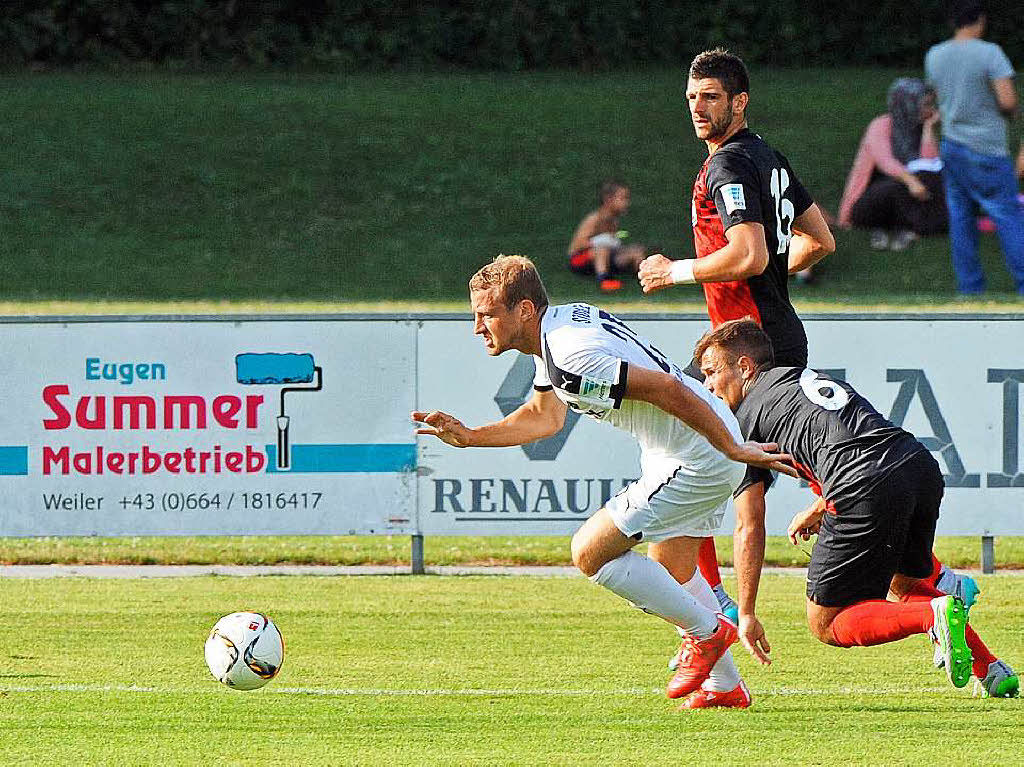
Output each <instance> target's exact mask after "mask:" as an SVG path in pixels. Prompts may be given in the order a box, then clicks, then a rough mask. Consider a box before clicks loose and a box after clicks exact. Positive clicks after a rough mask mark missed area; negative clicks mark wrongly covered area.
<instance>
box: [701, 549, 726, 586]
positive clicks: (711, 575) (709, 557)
mask: <svg viewBox="0 0 1024 767" xmlns="http://www.w3.org/2000/svg"><path fill="white" fill-rule="evenodd" d="M697 567H698V568H700V574H701V575H703V576H704V580H706V581H707V582H708V585H709V586H710V587H711V588H715V586H721V585H722V575H721V573H719V572H718V552H717V551H716V550H715V539H714V538H712V537H710V536H709V537H707V538H705V539H704V542H703V543H702V544H701V545H700V553H699V554H698V555H697Z"/></svg>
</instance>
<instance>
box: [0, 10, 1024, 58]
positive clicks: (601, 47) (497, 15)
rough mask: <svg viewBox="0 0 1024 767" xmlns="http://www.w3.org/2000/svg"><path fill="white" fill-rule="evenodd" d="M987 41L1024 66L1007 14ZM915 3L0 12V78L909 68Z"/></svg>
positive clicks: (999, 16)
mask: <svg viewBox="0 0 1024 767" xmlns="http://www.w3.org/2000/svg"><path fill="white" fill-rule="evenodd" d="M988 7H989V9H990V10H989V15H990V18H991V24H990V34H989V38H990V39H992V40H995V41H996V42H999V43H1000V44H1001V45H1002V46H1003V48H1004V49H1005V50H1006V52H1007V54H1009V56H1010V58H1011V59H1012V60H1014V61H1016V62H1017V63H1018V64H1019V63H1020V62H1021V60H1022V59H1024V31H1022V30H1024V27H1022V26H1021V25H1020V18H1019V17H1020V12H1021V11H1020V3H1019V0H1012V1H1010V2H1008V1H1007V0H998V1H997V2H990V3H988ZM944 8H945V4H944V3H942V2H935V1H934V0H933V1H932V2H927V1H926V0H875V1H874V2H872V3H853V2H849V0H843V1H842V2H840V1H839V0H819V1H818V2H812V1H811V0H721V1H719V2H716V1H715V0H708V2H695V1H694V0H681V1H680V2H659V1H658V0H646V1H645V0H637V1H636V2H628V1H627V0H478V1H477V2H471V1H470V2H457V1H456V0H440V1H437V2H414V1H413V0H308V1H307V2H299V1H298V0H263V1H262V2H244V1H243V0H227V2H214V0H166V1H164V2H160V1H159V0H149V1H147V0H54V1H52V2H42V3H41V2H29V0H6V1H5V2H4V3H2V5H0V65H5V66H8V67H10V66H19V65H38V64H44V65H57V66H79V65H86V66H97V65H98V66H111V65H122V64H133V63H140V64H141V63H151V64H159V65H180V66H190V67H206V66H245V67H251V66H286V67H324V68H331V69H381V68H402V69H436V68H447V67H459V68H473V69H497V70H520V69H544V68H580V69H599V68H612V67H615V68H618V67H635V66H643V65H648V64H673V65H678V64H684V63H686V62H688V61H689V60H690V58H691V57H692V56H693V54H694V52H696V51H698V50H700V49H703V48H705V47H708V46H711V45H718V44H724V45H727V46H729V47H730V48H732V49H733V50H735V51H736V52H737V53H739V54H740V55H742V56H743V57H744V58H745V59H746V60H747V61H748V62H749V63H758V64H770V65H775V66H796V67H801V66H832V65H898V66H919V65H920V62H921V58H922V56H923V54H924V51H925V50H926V49H927V47H928V46H929V45H931V44H932V43H934V42H936V41H938V40H940V39H942V38H944V37H946V36H947V35H948V34H949V29H948V26H947V25H946V22H945V20H944V16H945V14H944Z"/></svg>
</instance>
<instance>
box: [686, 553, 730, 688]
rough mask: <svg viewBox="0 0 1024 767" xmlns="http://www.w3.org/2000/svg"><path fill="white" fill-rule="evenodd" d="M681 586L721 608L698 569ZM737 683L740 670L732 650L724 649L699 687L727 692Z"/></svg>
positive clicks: (715, 609) (711, 606)
mask: <svg viewBox="0 0 1024 767" xmlns="http://www.w3.org/2000/svg"><path fill="white" fill-rule="evenodd" d="M683 588H685V589H686V590H687V591H689V592H690V593H691V594H693V598H694V599H696V600H697V601H698V602H700V603H701V604H702V605H704V606H705V607H707V608H709V609H711V610H714V611H715V612H718V610H720V609H721V608H720V607H719V605H718V597H716V596H715V592H713V591H712V590H711V587H710V586H709V585H708V582H707V581H706V580H704V576H703V575H701V574H700V570H697V571H696V572H694V574H693V577H692V578H690V580H688V581H687V582H686V583H684V584H683ZM739 683H740V672H739V669H738V668H736V661H735V660H733V657H732V652H731V651H729V650H726V651H725V655H723V656H722V657H721V658H719V660H718V663H716V664H715V665H714V667H712V669H711V675H710V676H708V679H707V681H706V682H704V684H702V685H701V687H703V688H704V689H705V690H713V691H715V692H729V690H732V689H735V687H736V685H738V684H739Z"/></svg>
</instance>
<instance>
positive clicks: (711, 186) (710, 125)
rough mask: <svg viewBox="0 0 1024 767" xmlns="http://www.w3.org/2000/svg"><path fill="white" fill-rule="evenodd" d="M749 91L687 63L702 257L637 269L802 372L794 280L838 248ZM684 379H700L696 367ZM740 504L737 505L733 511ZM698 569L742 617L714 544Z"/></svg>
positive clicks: (705, 56) (695, 218)
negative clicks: (750, 330) (750, 110)
mask: <svg viewBox="0 0 1024 767" xmlns="http://www.w3.org/2000/svg"><path fill="white" fill-rule="evenodd" d="M749 91H750V77H749V76H748V74H747V68H746V66H745V65H744V64H743V61H742V60H741V59H740V58H739V57H738V56H734V55H733V54H731V53H729V52H728V51H725V50H723V49H721V48H716V49H714V50H710V51H704V52H703V53H701V54H699V55H698V56H697V57H696V58H694V60H693V62H692V63H691V64H690V70H689V76H688V79H687V83H686V101H687V104H688V106H689V112H690V118H691V121H692V123H693V128H694V131H695V132H696V134H697V138H699V139H702V140H703V141H704V143H705V144H706V145H707V148H708V158H707V160H705V162H704V165H703V167H701V169H700V173H698V174H697V180H696V182H694V185H693V198H692V202H691V208H690V212H691V221H692V225H693V240H694V249H695V251H696V254H697V258H696V259H692V258H690V259H683V260H681V261H671V260H669V259H668V258H666V257H665V256H663V255H662V254H660V253H658V254H655V255H653V256H650V257H648V258H646V259H645V260H644V261H643V262H642V263H641V264H640V284H641V285H642V286H643V290H644V292H645V293H652V292H654V291H656V290H661V289H662V288H667V287H670V286H672V285H681V284H690V283H695V282H699V283H702V284H703V287H704V296H705V300H706V301H707V306H708V315H709V316H710V318H711V326H712V327H717V326H718V325H720V324H721V323H723V322H725V321H726V320H734V319H739V318H741V317H753V318H754V319H756V320H757V322H758V323H760V324H761V326H762V327H763V328H764V330H765V332H766V333H768V335H769V337H770V338H771V339H772V343H773V344H774V345H775V348H776V350H777V355H778V357H779V360H780V364H787V365H799V366H801V367H802V366H804V365H806V364H807V336H806V334H805V333H804V328H803V325H802V323H801V322H800V318H799V317H798V316H797V313H796V310H795V309H794V308H793V305H792V303H790V300H789V286H788V281H787V280H788V276H789V275H790V274H793V273H795V272H798V271H801V270H803V269H806V268H808V267H810V266H812V265H814V264H815V263H817V262H818V261H819V260H821V259H822V258H823V257H824V256H826V255H827V254H829V253H831V252H832V251H833V250H835V240H834V239H833V238H832V233H831V232H830V231H829V228H828V224H826V223H825V219H824V217H823V216H822V214H821V211H820V210H819V209H818V206H817V205H815V204H814V201H813V200H812V199H811V196H810V194H808V192H807V190H806V189H804V187H803V185H802V184H801V183H800V180H799V178H798V177H797V175H796V173H794V172H793V168H792V167H791V166H790V164H789V161H788V160H787V159H786V158H785V157H784V156H783V155H782V154H781V153H779V152H778V151H776V150H775V149H774V148H772V147H771V146H770V145H769V144H768V143H766V142H765V141H764V140H763V139H762V138H761V137H760V136H758V135H757V134H756V133H753V132H752V131H751V130H750V129H749V128H748V127H747V116H746V110H747V104H748V103H749V101H750V93H749ZM686 372H688V373H690V374H691V375H693V376H694V377H696V378H700V371H699V369H698V366H697V365H696V364H693V365H691V366H690V367H689V368H687V371H686ZM744 503H745V499H744V498H743V497H739V498H737V499H736V507H737V511H739V508H740V507H741V506H742V505H743V504H744ZM699 564H700V570H701V573H703V575H704V578H705V580H707V581H708V583H709V584H711V586H712V588H713V590H714V592H715V595H716V596H717V597H718V601H719V603H720V604H721V606H722V610H723V612H725V613H726V614H727V615H731V616H736V614H737V613H736V605H735V603H734V602H733V600H732V599H731V598H730V597H729V596H728V595H727V594H726V593H725V590H724V589H723V587H722V578H721V575H720V574H719V572H718V555H717V553H716V551H715V541H714V538H708V539H707V540H706V541H705V542H704V545H703V547H702V548H701V552H700V562H699ZM675 663H676V660H675V659H673V661H672V662H671V663H670V664H669V666H670V667H672V666H673V665H674V664H675Z"/></svg>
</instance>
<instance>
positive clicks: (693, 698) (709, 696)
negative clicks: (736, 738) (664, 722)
mask: <svg viewBox="0 0 1024 767" xmlns="http://www.w3.org/2000/svg"><path fill="white" fill-rule="evenodd" d="M752 700H753V699H752V698H751V697H750V690H748V689H747V685H746V684H744V683H743V681H742V680H741V681H740V683H739V684H738V685H736V686H735V687H734V688H733V689H731V690H729V692H715V691H713V690H705V689H704V688H703V687H701V688H699V689H697V690H695V691H694V692H691V693H690V694H689V695H687V696H686V697H685V698H684V699H683V702H682V704H681V705H680V706H679V710H680V711H688V710H690V709H694V708H715V707H721V708H750V703H751V701H752Z"/></svg>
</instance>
